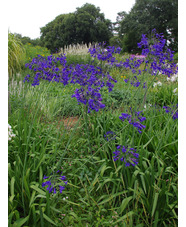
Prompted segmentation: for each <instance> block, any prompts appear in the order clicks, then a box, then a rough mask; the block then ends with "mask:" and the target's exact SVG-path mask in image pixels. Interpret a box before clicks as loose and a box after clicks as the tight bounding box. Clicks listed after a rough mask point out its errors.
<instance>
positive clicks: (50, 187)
mask: <svg viewBox="0 0 186 227" xmlns="http://www.w3.org/2000/svg"><path fill="white" fill-rule="evenodd" d="M46 179H47V180H46ZM43 180H45V181H44V182H43V183H42V185H41V186H42V187H46V186H47V188H46V190H47V191H49V193H53V194H56V193H57V191H59V192H60V193H62V191H63V190H64V189H65V185H67V183H68V181H66V176H64V175H62V173H61V174H59V170H58V171H57V172H56V173H55V174H51V175H50V176H45V175H44V177H43Z"/></svg>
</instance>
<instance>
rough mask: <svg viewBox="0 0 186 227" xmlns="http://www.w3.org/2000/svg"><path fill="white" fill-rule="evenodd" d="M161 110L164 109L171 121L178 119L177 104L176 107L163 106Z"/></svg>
mask: <svg viewBox="0 0 186 227" xmlns="http://www.w3.org/2000/svg"><path fill="white" fill-rule="evenodd" d="M163 109H165V112H166V113H171V115H172V119H173V120H176V119H178V104H176V106H172V107H170V106H163Z"/></svg>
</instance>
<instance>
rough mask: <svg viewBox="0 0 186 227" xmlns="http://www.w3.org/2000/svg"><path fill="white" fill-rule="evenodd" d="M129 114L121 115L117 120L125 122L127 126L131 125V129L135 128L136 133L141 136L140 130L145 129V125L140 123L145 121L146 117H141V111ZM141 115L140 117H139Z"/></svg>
mask: <svg viewBox="0 0 186 227" xmlns="http://www.w3.org/2000/svg"><path fill="white" fill-rule="evenodd" d="M130 111H131V113H130V114H128V113H121V116H119V119H121V120H122V121H125V120H127V121H128V122H129V124H131V125H133V127H135V128H137V130H138V132H139V133H140V134H141V133H142V130H143V129H144V128H145V127H146V126H145V125H142V124H141V122H143V121H145V120H146V117H144V116H143V112H142V111H138V112H134V113H133V112H132V110H130ZM140 115H141V116H140Z"/></svg>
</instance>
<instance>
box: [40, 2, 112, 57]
mask: <svg viewBox="0 0 186 227" xmlns="http://www.w3.org/2000/svg"><path fill="white" fill-rule="evenodd" d="M111 36H112V27H111V21H110V20H108V19H105V17H104V14H102V13H100V9H99V7H97V8H96V7H95V6H94V5H92V4H88V3H86V4H85V5H83V6H82V7H81V8H77V10H76V11H75V12H74V13H69V14H62V15H59V16H57V17H56V18H55V19H54V20H53V21H51V22H50V23H48V24H47V25H46V26H45V27H42V28H41V43H42V44H43V45H44V46H45V47H47V48H48V49H49V50H51V51H52V52H53V53H54V52H56V50H58V49H59V48H63V47H64V46H66V45H69V44H76V43H86V44H88V43H90V42H102V41H106V42H108V41H109V39H110V37H111Z"/></svg>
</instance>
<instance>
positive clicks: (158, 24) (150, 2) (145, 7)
mask: <svg viewBox="0 0 186 227" xmlns="http://www.w3.org/2000/svg"><path fill="white" fill-rule="evenodd" d="M118 16H120V15H119V14H118ZM121 16H122V17H121ZM121 16H120V17H121V19H120V17H118V19H119V21H118V24H119V27H118V32H119V35H120V37H122V39H123V45H124V47H125V48H126V50H127V51H129V52H130V51H131V50H132V49H133V50H137V43H138V42H139V41H140V39H141V35H142V34H144V33H145V34H148V33H150V32H151V31H152V29H154V28H156V30H157V32H158V33H163V34H164V37H165V38H166V39H167V40H169V41H170V46H171V47H172V48H173V49H174V50H176V51H177V46H178V0H136V3H135V5H134V6H133V8H132V9H131V11H130V12H129V13H128V14H126V13H125V14H121Z"/></svg>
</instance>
